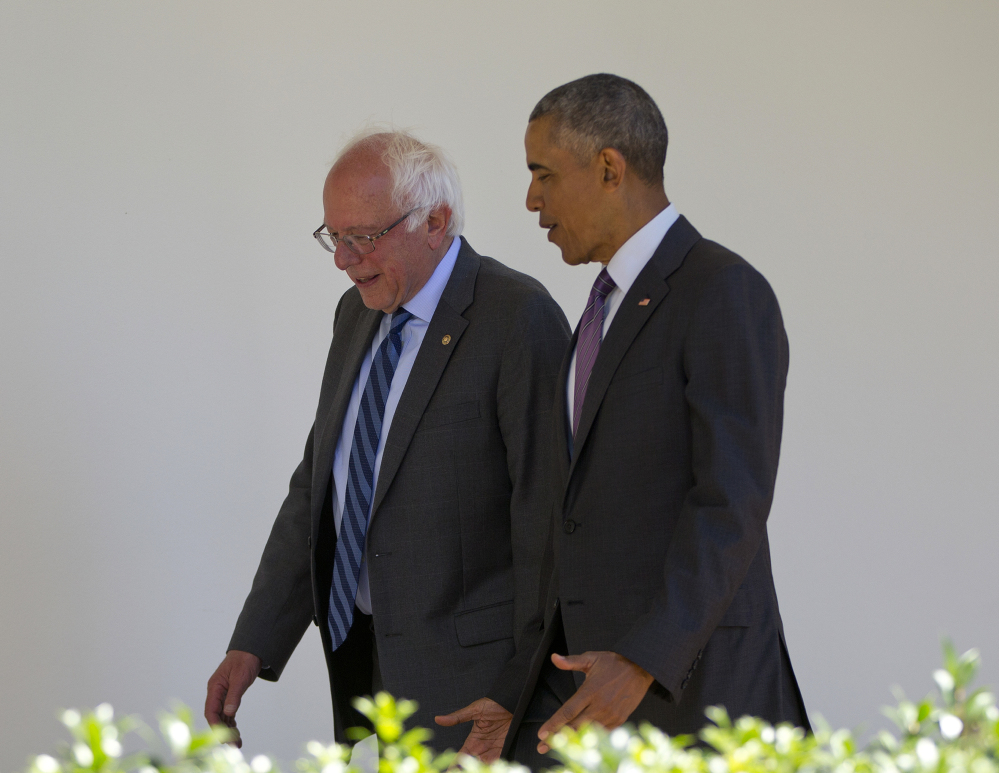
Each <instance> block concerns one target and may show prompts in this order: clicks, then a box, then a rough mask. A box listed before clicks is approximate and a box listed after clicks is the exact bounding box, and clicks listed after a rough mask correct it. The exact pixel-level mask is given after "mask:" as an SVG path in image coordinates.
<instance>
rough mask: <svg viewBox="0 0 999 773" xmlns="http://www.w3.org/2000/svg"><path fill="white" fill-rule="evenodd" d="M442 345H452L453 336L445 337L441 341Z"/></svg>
mask: <svg viewBox="0 0 999 773" xmlns="http://www.w3.org/2000/svg"><path fill="white" fill-rule="evenodd" d="M441 343H442V344H444V345H445V346H447V345H448V344H449V343H451V336H444V337H443V338H442V339H441Z"/></svg>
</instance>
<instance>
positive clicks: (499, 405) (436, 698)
mask: <svg viewBox="0 0 999 773" xmlns="http://www.w3.org/2000/svg"><path fill="white" fill-rule="evenodd" d="M381 317H382V313H381V312H379V311H372V310H369V309H367V308H366V307H365V306H364V304H363V302H362V301H361V298H360V294H359V293H358V291H357V289H356V288H352V289H351V290H348V291H347V293H345V294H344V296H343V297H342V298H341V300H340V304H339V306H338V307H337V314H336V318H335V323H334V329H333V342H332V345H331V347H330V353H329V358H328V361H327V364H326V372H325V375H324V377H323V384H322V390H321V393H320V397H319V408H318V410H317V412H316V420H315V424H314V426H313V429H312V432H310V434H309V438H308V441H307V443H306V446H305V455H304V458H303V459H302V463H301V464H300V465H299V467H298V469H297V470H296V471H295V474H294V475H293V476H292V479H291V485H290V490H289V493H288V497H287V499H286V500H285V502H284V504H283V505H282V507H281V510H280V512H279V513H278V516H277V520H276V521H275V523H274V527H273V529H272V531H271V535H270V538H269V540H268V541H267V545H266V547H265V548H264V553H263V557H262V558H261V561H260V566H259V568H258V570H257V574H256V577H255V578H254V581H253V587H252V589H251V591H250V594H249V596H248V598H247V599H246V603H245V605H244V607H243V611H242V613H241V614H240V616H239V621H238V622H237V624H236V630H235V633H234V634H233V637H232V640H231V642H230V644H229V649H238V650H245V651H248V652H252V653H254V654H256V655H258V656H259V657H260V658H261V659H262V660H263V662H264V664H265V666H266V670H265V671H264V672H263V673H262V674H261V676H262V677H263V678H265V679H272V680H276V679H277V678H278V676H279V674H280V673H281V670H282V668H283V667H284V665H285V664H286V662H287V661H288V658H289V657H290V656H291V653H292V651H293V650H294V649H295V646H296V645H297V644H298V641H299V640H300V638H301V637H302V635H303V633H304V632H305V629H306V628H307V626H308V624H309V621H310V620H311V621H319V622H317V624H319V623H322V624H321V625H320V629H321V631H322V632H323V642H324V646H325V649H326V651H327V662H328V664H329V665H330V669H331V686H332V688H333V693H334V694H333V704H334V716H335V720H336V737H337V739H338V740H341V741H342V740H345V737H344V735H343V731H344V729H345V728H344V724H345V723H346V724H354V722H352V721H351V720H350V716H351V712H350V710H349V706H348V705H347V704H346V697H347V696H344V695H338V694H337V692H338V687H337V685H338V684H339V682H338V677H340V678H341V680H342V678H343V677H344V676H345V674H344V673H343V672H344V671H350V670H351V669H352V668H354V667H355V664H353V663H352V662H351V658H350V656H347V657H346V658H343V657H341V658H340V659H339V660H337V658H336V657H331V653H330V644H329V636H328V631H327V629H326V624H325V621H326V613H327V608H328V603H329V578H330V576H331V574H330V572H331V570H332V556H333V551H334V549H335V544H336V536H335V530H334V528H333V525H332V522H331V521H332V508H331V498H330V488H331V468H332V463H333V454H334V450H335V447H336V444H337V440H338V438H339V435H340V430H341V426H342V424H343V417H344V413H345V411H346V408H347V403H348V401H349V400H350V394H351V390H352V388H353V385H354V381H355V380H356V378H357V373H358V370H359V368H360V364H361V361H362V359H363V357H364V355H365V353H366V352H367V351H368V350H369V349H370V346H371V341H372V339H373V337H374V335H375V332H376V330H377V328H378V325H379V322H380V320H381ZM446 336H450V338H449V339H446V338H445V337H446ZM568 338H569V327H568V325H567V323H566V320H565V316H564V315H563V313H562V311H561V309H560V308H559V307H558V305H557V304H556V303H555V301H554V300H552V298H551V296H550V295H549V294H548V292H547V291H546V290H545V289H544V287H543V286H542V285H541V284H540V283H538V282H537V281H536V280H534V279H532V278H531V277H528V276H525V275H524V274H520V273H518V272H516V271H513V270H511V269H509V268H507V267H506V266H504V265H502V264H501V263H498V262H497V261H495V260H493V259H492V258H487V257H481V256H479V255H477V254H476V253H475V251H474V250H473V249H472V248H471V247H470V246H469V245H468V243H467V242H466V241H465V240H464V239H462V245H461V249H460V251H459V253H458V257H457V261H456V263H455V267H454V270H453V272H452V274H451V278H450V280H449V281H448V283H447V286H446V288H445V290H444V293H443V295H442V296H441V300H440V303H439V304H438V306H437V310H436V312H435V314H434V317H433V319H432V320H431V322H430V326H429V329H428V330H427V334H426V337H425V339H424V341H423V344H422V347H421V348H420V352H419V354H418V356H417V359H416V362H415V364H414V366H413V370H412V372H411V374H410V377H409V380H408V382H407V383H406V387H405V389H404V391H403V393H402V397H401V399H400V402H399V406H398V408H397V410H396V413H395V417H394V419H393V421H392V425H391V428H390V430H389V435H388V438H387V439H386V442H385V451H384V454H383V458H382V464H381V469H380V472H379V476H378V485H377V489H376V491H375V496H374V502H373V505H372V515H371V520H370V522H369V527H368V537H367V540H368V547H367V559H368V576H369V581H370V589H371V604H372V612H373V625H374V638H375V641H376V643H377V656H378V663H379V666H380V671H381V676H382V681H383V684H384V688H385V689H386V690H388V691H389V692H391V693H393V694H394V695H396V696H397V697H400V698H412V699H415V700H416V701H418V702H419V704H420V708H419V711H418V713H417V714H416V715H415V717H414V718H413V720H412V721H413V722H414V723H417V724H421V725H424V726H426V727H429V728H431V729H433V728H435V725H434V722H433V717H434V715H435V714H442V713H446V712H449V711H452V710H454V708H455V707H456V706H464V705H466V704H468V703H470V702H472V701H473V700H475V699H476V698H480V697H482V695H483V694H485V692H486V690H487V689H488V688H489V686H490V685H491V684H492V683H493V681H494V680H495V679H496V678H497V676H498V674H499V673H500V671H501V670H502V668H503V666H504V665H505V664H506V662H507V661H508V660H509V658H510V657H511V656H512V655H513V653H514V651H515V641H514V635H515V631H518V630H522V629H524V627H525V625H526V622H527V620H528V619H530V617H531V616H532V615H533V614H534V612H535V610H536V609H537V604H538V593H539V589H538V582H539V577H538V565H539V563H540V558H541V553H542V551H543V548H544V537H545V534H546V532H547V529H548V515H549V512H550V510H549V507H548V505H547V502H548V496H547V493H546V492H548V491H550V490H551V486H552V479H551V477H552V476H551V471H550V466H549V465H548V464H546V462H547V460H549V459H550V454H548V453H547V444H548V442H549V440H548V438H549V433H548V430H547V428H548V427H549V426H550V423H551V412H552V402H553V399H554V396H555V391H556V388H555V384H556V380H557V374H558V368H559V363H560V362H561V360H562V356H563V354H564V352H565V347H566V344H567V342H568ZM445 340H446V341H447V343H444V341H445ZM338 652H339V651H338ZM336 672H340V673H336ZM348 676H349V674H348ZM340 692H343V690H342V689H341V690H340ZM365 692H366V691H365ZM467 732H468V728H467V727H458V728H451V729H444V728H440V729H437V730H436V731H435V742H434V743H435V746H437V747H438V748H441V749H443V748H446V747H454V748H458V747H459V746H460V745H461V743H462V741H463V740H464V737H465V735H467Z"/></svg>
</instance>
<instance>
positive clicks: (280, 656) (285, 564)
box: [228, 427, 315, 682]
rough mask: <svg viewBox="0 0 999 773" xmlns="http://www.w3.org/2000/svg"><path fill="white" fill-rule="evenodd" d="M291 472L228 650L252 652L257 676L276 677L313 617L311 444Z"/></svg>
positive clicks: (310, 435)
mask: <svg viewBox="0 0 999 773" xmlns="http://www.w3.org/2000/svg"><path fill="white" fill-rule="evenodd" d="M314 432H315V428H314V427H313V429H312V430H311V431H310V432H309V438H308V440H307V441H306V443H305V454H304V456H303V458H302V462H301V464H299V465H298V468H297V469H296V470H295V473H294V474H293V475H292V476H291V483H290V485H289V487H288V496H287V497H286V498H285V500H284V504H282V505H281V509H280V510H279V511H278V516H277V518H276V519H275V521H274V526H273V527H271V534H270V537H269V538H268V540H267V544H266V545H265V546H264V553H263V555H262V556H261V558H260V565H259V566H258V567H257V574H256V576H255V577H254V578H253V585H252V587H251V588H250V594H249V595H248V596H247V597H246V601H245V603H244V604H243V611H242V612H240V614H239V619H238V620H237V621H236V630H235V631H234V632H233V634H232V639H231V640H230V641H229V647H228V649H230V650H243V651H245V652H251V653H253V654H254V655H256V656H257V657H259V658H260V660H261V661H262V662H263V669H262V670H261V672H260V677H261V678H262V679H267V680H269V681H272V682H275V681H277V679H278V677H279V676H281V671H283V670H284V667H285V664H287V662H288V658H290V657H291V653H292V652H294V650H295V647H296V646H298V642H299V641H300V640H301V638H302V635H303V634H304V633H305V630H306V628H308V626H309V623H310V622H311V621H312V615H313V603H312V566H311V551H310V549H309V537H310V536H311V534H312V443H313V435H314Z"/></svg>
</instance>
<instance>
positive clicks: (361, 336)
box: [312, 308, 382, 501]
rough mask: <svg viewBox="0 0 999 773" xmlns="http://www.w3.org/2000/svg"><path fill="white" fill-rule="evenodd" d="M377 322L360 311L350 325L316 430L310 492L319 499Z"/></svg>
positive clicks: (377, 315)
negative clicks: (336, 378) (330, 394)
mask: <svg viewBox="0 0 999 773" xmlns="http://www.w3.org/2000/svg"><path fill="white" fill-rule="evenodd" d="M381 321H382V312H380V311H378V310H372V309H368V308H362V309H361V313H360V314H359V315H358V316H357V319H356V320H355V321H354V325H353V332H352V333H350V343H349V344H348V345H347V351H346V353H345V354H344V356H343V366H342V367H341V369H340V379H339V381H338V382H337V385H336V389H335V390H334V392H333V397H332V399H331V400H330V403H329V407H328V408H327V409H326V416H325V420H324V423H323V425H322V428H321V429H319V428H318V427H317V430H318V431H317V433H316V436H315V441H314V442H315V444H316V449H315V457H316V463H315V465H314V467H313V473H312V475H313V484H312V488H313V492H319V496H320V497H322V496H323V491H324V487H325V486H326V485H327V483H328V481H329V476H330V474H331V472H332V467H333V449H334V446H335V444H336V442H337V440H338V439H339V438H340V429H341V428H342V426H343V417H344V414H346V413H347V405H348V404H349V403H350V395H351V393H352V392H353V391H354V382H355V381H357V373H358V371H359V370H360V369H361V363H362V362H363V361H364V356H365V355H366V354H367V353H368V351H369V350H370V349H371V342H372V341H373V340H374V337H375V333H376V332H377V331H378V325H379V324H381ZM321 489H322V490H321ZM319 501H322V500H321V499H320V500H319Z"/></svg>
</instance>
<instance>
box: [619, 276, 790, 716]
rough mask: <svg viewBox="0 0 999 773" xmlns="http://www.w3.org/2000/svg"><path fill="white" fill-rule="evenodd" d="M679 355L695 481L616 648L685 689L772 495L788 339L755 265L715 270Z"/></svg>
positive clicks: (676, 689)
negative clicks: (650, 589) (643, 603)
mask: <svg viewBox="0 0 999 773" xmlns="http://www.w3.org/2000/svg"><path fill="white" fill-rule="evenodd" d="M682 364H683V372H684V376H685V379H686V385H685V388H684V398H685V400H686V403H687V406H688V411H689V417H690V418H689V421H690V425H689V432H690V437H691V453H692V472H693V475H692V480H691V487H690V490H689V492H688V493H687V496H686V498H685V500H684V503H683V506H682V509H681V513H680V517H679V520H678V522H677V525H676V530H675V532H674V534H673V537H672V539H671V541H670V545H669V548H668V550H667V553H666V559H665V565H664V567H663V586H662V589H661V590H660V591H659V592H658V594H657V595H656V597H655V599H654V602H653V604H652V607H651V609H650V610H649V611H648V612H647V613H646V614H645V615H643V616H642V617H640V618H639V619H638V620H637V621H636V622H635V624H634V625H633V626H632V628H631V629H630V630H629V632H628V633H627V634H625V635H624V637H622V638H621V639H620V640H619V641H618V642H617V644H616V646H615V647H614V648H613V649H614V651H615V652H617V653H619V654H621V655H623V656H625V657H626V658H628V659H629V660H631V661H632V662H634V663H637V664H638V665H640V666H642V667H643V668H644V669H645V670H647V671H648V672H649V673H651V674H652V676H653V677H654V678H655V680H656V681H657V682H659V684H660V685H661V686H662V687H665V688H666V689H667V690H668V691H669V692H670V693H671V694H672V696H673V697H674V698H675V699H677V700H679V697H680V694H681V693H682V690H683V689H684V688H685V687H686V685H687V681H688V680H689V678H690V675H691V674H692V673H693V669H694V668H695V667H696V665H697V661H698V660H699V659H700V655H701V653H702V651H703V648H704V646H705V644H707V641H708V639H709V638H710V637H711V634H712V633H713V632H714V630H715V628H716V627H717V625H718V623H719V621H720V620H721V618H722V616H723V615H724V614H725V612H726V610H727V609H728V607H729V605H730V604H731V602H732V599H733V598H734V596H735V593H736V591H737V590H738V589H739V586H740V584H741V583H742V581H743V579H744V578H745V576H746V574H747V572H748V571H749V566H750V564H751V562H752V561H753V558H754V557H755V556H756V553H757V550H758V549H759V546H760V544H761V541H762V539H763V536H764V534H765V532H766V521H767V516H768V515H769V512H770V504H771V501H772V500H773V493H774V484H775V480H776V476H777V461H778V457H779V454H780V440H781V426H782V422H783V404H784V386H785V382H786V378H787V366H788V346H787V337H786V335H785V333H784V325H783V321H782V319H781V314H780V309H779V307H778V305H777V299H776V297H775V296H774V294H773V291H772V290H771V289H770V286H769V285H768V284H767V282H766V280H765V279H764V278H763V277H762V276H761V275H760V274H759V273H758V272H756V271H755V270H754V269H753V268H752V267H751V266H749V265H748V264H744V263H739V264H731V265H727V266H724V267H722V268H719V269H716V270H715V271H714V273H713V274H712V275H711V276H710V277H709V278H708V279H707V281H706V282H705V286H704V287H703V288H702V290H701V292H700V294H699V296H698V298H697V299H696V301H695V302H694V309H693V313H692V317H691V322H690V325H689V327H688V329H687V332H686V335H685V338H684V346H683V363H682ZM677 431H683V429H682V428H677Z"/></svg>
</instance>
